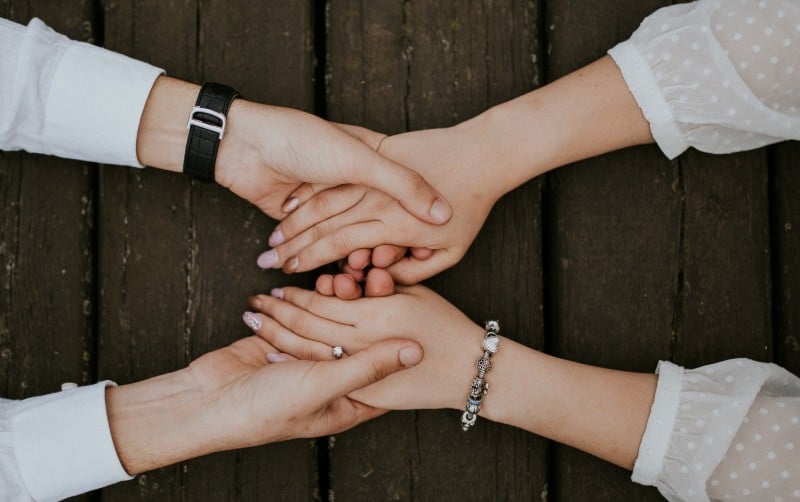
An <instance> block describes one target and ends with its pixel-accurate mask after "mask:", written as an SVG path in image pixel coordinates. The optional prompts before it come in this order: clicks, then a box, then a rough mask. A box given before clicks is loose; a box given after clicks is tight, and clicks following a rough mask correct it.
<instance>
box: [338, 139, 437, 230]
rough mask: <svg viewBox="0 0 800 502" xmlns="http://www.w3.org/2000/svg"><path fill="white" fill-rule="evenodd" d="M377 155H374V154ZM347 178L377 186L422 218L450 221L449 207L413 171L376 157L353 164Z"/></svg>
mask: <svg viewBox="0 0 800 502" xmlns="http://www.w3.org/2000/svg"><path fill="white" fill-rule="evenodd" d="M376 155H377V154H376ZM354 169H355V172H354V173H350V176H349V177H353V179H355V180H357V183H358V184H360V185H367V186H370V187H373V188H377V189H378V190H381V191H382V192H384V193H387V194H389V195H391V196H392V197H394V198H395V199H397V201H398V202H400V204H402V205H403V207H404V208H406V210H407V211H408V212H409V213H411V214H413V215H414V216H416V217H417V218H419V219H420V220H422V221H427V222H429V223H433V224H436V225H441V224H444V223H447V222H448V221H450V218H451V217H452V216H453V209H452V207H451V206H450V204H449V203H448V202H447V200H445V198H444V197H443V196H442V195H440V194H439V193H438V192H437V191H436V190H435V189H434V188H433V187H432V186H431V185H430V184H429V183H428V182H427V181H425V178H423V177H422V176H420V175H419V174H418V173H416V172H415V171H413V170H411V169H409V168H407V167H405V166H402V165H400V164H398V163H396V162H393V161H391V160H389V159H386V158H385V157H381V156H378V158H377V159H375V160H374V161H373V162H372V163H371V165H370V166H367V167H355V168H354Z"/></svg>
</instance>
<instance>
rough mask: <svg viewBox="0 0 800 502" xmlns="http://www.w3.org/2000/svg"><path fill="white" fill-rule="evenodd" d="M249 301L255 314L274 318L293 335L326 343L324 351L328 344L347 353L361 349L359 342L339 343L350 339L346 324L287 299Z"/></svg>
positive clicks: (282, 347)
mask: <svg viewBox="0 0 800 502" xmlns="http://www.w3.org/2000/svg"><path fill="white" fill-rule="evenodd" d="M319 298H324V299H326V300H333V301H338V300H336V299H335V298H331V297H328V296H322V295H319ZM251 304H252V305H253V307H254V308H256V309H257V310H258V311H259V313H261V314H265V315H266V316H267V317H270V318H272V319H274V320H275V321H277V322H278V323H279V324H280V325H281V326H282V327H284V328H286V329H287V330H289V331H290V332H291V333H293V334H294V335H300V337H302V338H305V339H309V340H314V341H317V342H321V343H323V344H325V345H327V346H328V348H327V350H330V347H332V346H334V345H341V346H342V347H344V348H345V351H347V353H348V354H349V353H352V352H354V351H356V350H361V349H363V348H364V347H363V346H361V345H360V344H356V346H352V345H353V344H352V343H351V344H348V343H342V342H351V341H352V337H350V336H349V335H350V329H351V328H350V327H349V326H346V325H344V324H340V323H337V322H334V321H331V320H329V319H325V318H323V317H319V316H317V315H315V314H313V313H311V312H308V311H306V310H303V309H302V308H299V307H297V306H295V305H293V304H292V303H290V302H288V301H284V300H281V299H278V298H275V297H272V296H267V295H258V296H256V297H254V298H253V299H252V300H251ZM342 305H345V304H342ZM262 331H263V328H262ZM277 334H278V335H281V334H282V332H278V333H277ZM268 341H269V342H270V343H272V344H273V345H275V347H277V348H279V349H281V350H283V351H284V352H288V353H290V354H293V355H297V354H296V353H295V352H293V351H292V350H288V348H287V346H285V345H280V346H279V345H277V344H276V343H273V342H272V341H270V340H268ZM298 357H299V356H298ZM301 359H302V358H301Z"/></svg>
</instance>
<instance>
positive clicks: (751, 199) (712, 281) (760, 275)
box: [673, 150, 772, 367]
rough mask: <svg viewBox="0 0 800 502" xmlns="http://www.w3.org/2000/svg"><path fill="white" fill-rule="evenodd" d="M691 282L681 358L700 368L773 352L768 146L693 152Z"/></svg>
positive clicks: (685, 165)
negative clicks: (727, 152) (725, 152)
mask: <svg viewBox="0 0 800 502" xmlns="http://www.w3.org/2000/svg"><path fill="white" fill-rule="evenodd" d="M679 162H680V164H681V167H682V172H683V185H684V196H685V198H684V201H685V202H684V225H683V233H682V236H681V237H682V240H683V245H682V248H683V249H682V253H681V256H682V262H683V263H684V266H683V271H682V277H683V284H682V287H681V290H680V291H679V294H678V298H679V301H680V302H681V305H680V310H679V311H678V312H677V314H679V315H680V323H679V324H678V325H677V330H676V333H675V340H674V351H673V358H674V360H675V361H676V362H677V363H679V364H681V365H684V366H686V367H696V366H700V365H703V364H708V363H712V362H716V361H721V360H724V359H730V358H733V357H750V358H752V359H756V360H761V361H770V360H771V359H772V324H771V317H772V316H771V303H770V297H771V278H770V261H769V260H770V256H769V252H770V251H769V250H770V242H769V200H768V193H767V184H768V183H767V179H768V173H767V164H766V155H765V151H764V150H758V151H754V152H747V153H742V154H737V155H706V154H701V153H699V152H696V151H691V152H687V153H686V154H685V155H683V156H682V157H681V158H680V159H679Z"/></svg>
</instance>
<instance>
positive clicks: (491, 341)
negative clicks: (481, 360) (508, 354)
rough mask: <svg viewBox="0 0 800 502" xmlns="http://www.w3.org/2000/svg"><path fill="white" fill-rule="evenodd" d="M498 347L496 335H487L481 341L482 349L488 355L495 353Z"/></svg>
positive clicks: (498, 338) (498, 341) (498, 339)
mask: <svg viewBox="0 0 800 502" xmlns="http://www.w3.org/2000/svg"><path fill="white" fill-rule="evenodd" d="M499 345H500V337H499V336H497V335H489V336H487V337H486V338H484V339H483V348H484V349H485V350H487V351H488V352H489V353H490V354H494V353H495V352H497V347H498V346H499Z"/></svg>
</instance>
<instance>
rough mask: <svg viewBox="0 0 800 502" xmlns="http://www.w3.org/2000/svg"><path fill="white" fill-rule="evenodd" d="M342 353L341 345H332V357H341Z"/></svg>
mask: <svg viewBox="0 0 800 502" xmlns="http://www.w3.org/2000/svg"><path fill="white" fill-rule="evenodd" d="M343 355H344V349H343V348H342V346H341V345H336V346H334V347H333V358H334V359H341V358H342V356H343Z"/></svg>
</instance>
